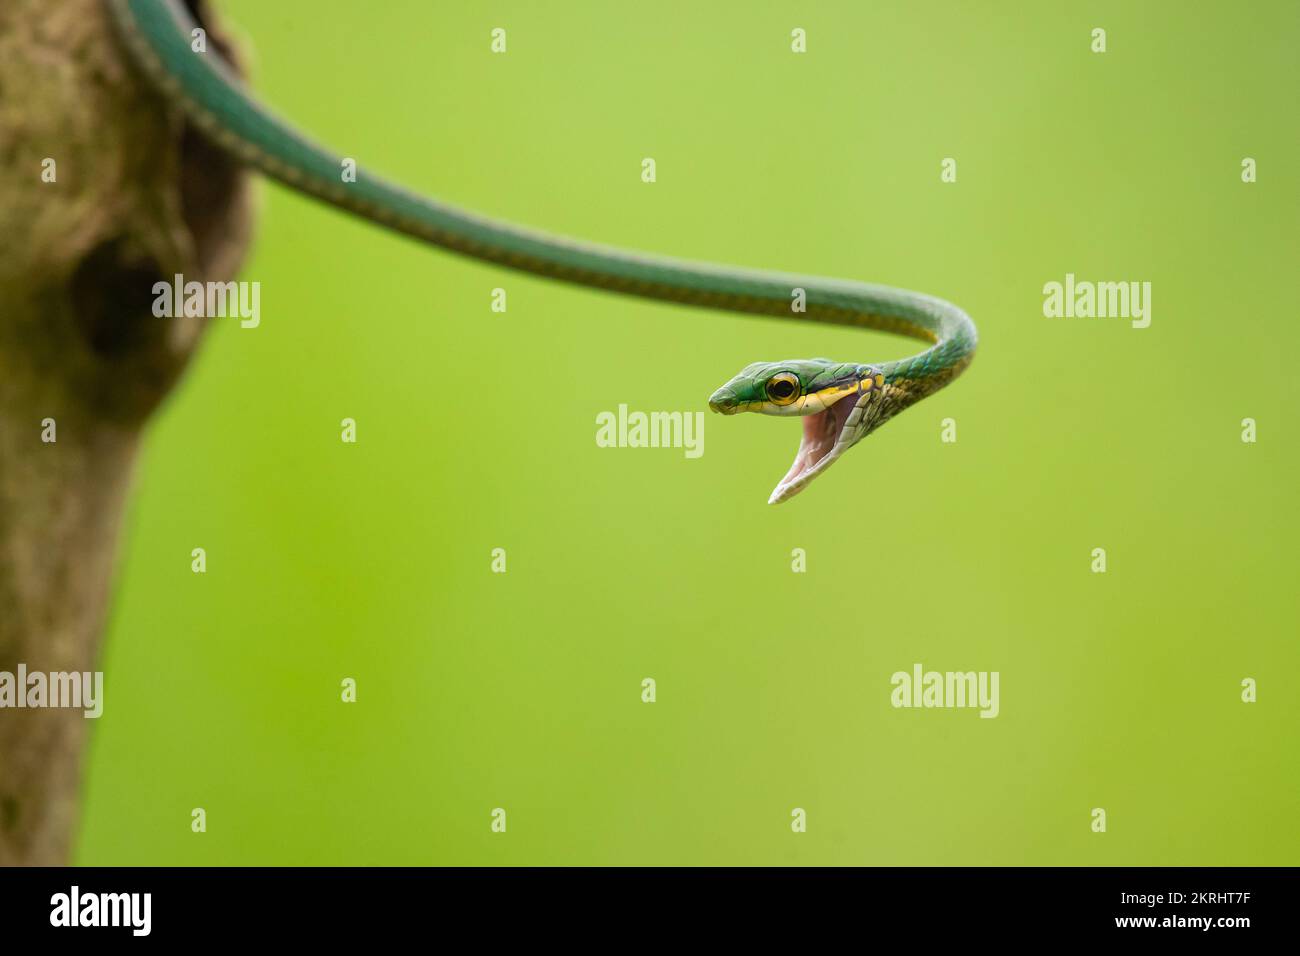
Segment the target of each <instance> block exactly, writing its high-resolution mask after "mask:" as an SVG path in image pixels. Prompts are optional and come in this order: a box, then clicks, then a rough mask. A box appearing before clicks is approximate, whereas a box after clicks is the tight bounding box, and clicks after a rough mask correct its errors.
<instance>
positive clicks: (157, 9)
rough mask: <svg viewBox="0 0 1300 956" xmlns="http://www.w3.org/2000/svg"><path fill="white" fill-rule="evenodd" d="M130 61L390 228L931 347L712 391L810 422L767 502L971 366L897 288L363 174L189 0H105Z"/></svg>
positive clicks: (754, 370) (941, 308) (756, 370)
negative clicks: (676, 246) (261, 82)
mask: <svg viewBox="0 0 1300 956" xmlns="http://www.w3.org/2000/svg"><path fill="white" fill-rule="evenodd" d="M107 2H108V4H109V8H110V9H111V11H112V14H113V19H114V21H115V22H116V24H117V26H118V30H119V32H120V34H121V36H122V38H123V39H124V41H125V45H126V47H127V48H128V49H129V50H130V53H131V56H132V58H133V59H134V60H135V62H136V63H137V64H138V65H139V67H140V68H141V70H142V71H143V72H144V74H145V75H146V76H148V77H149V79H150V80H151V81H152V83H153V85H154V86H155V87H156V88H157V89H158V91H159V92H160V93H161V94H162V96H163V97H164V98H165V99H166V100H167V101H169V102H170V103H172V104H174V105H175V106H176V107H177V108H179V109H180V110H181V111H183V113H184V115H185V117H186V118H187V119H188V120H189V121H190V122H191V123H193V124H194V125H195V126H196V127H197V128H198V130H199V131H200V132H201V133H202V134H204V135H205V136H206V137H207V138H209V139H210V140H211V141H212V142H214V143H216V144H217V145H218V146H219V147H221V148H222V149H224V150H226V151H228V152H229V153H230V154H231V155H232V156H234V157H235V158H236V159H238V160H239V161H241V162H243V163H246V164H247V165H249V166H251V167H253V168H255V169H257V170H259V171H260V172H262V173H264V174H265V175H267V176H270V177H272V178H274V179H277V180H279V181H280V182H282V183H284V184H286V185H288V186H290V187H292V188H294V189H298V190H301V191H303V192H305V193H307V194H309V195H311V196H314V197H316V198H318V199H321V200H324V201H325V202H327V203H330V204H331V205H334V206H337V207H340V208H342V209H344V210H347V211H348V212H351V213H353V214H355V215H358V216H361V217H363V218H365V219H369V220H371V221H372V222H375V223H378V224H379V225H381V226H384V227H386V228H388V229H391V230H394V231H396V232H400V233H404V234H406V235H408V236H412V237H414V238H416V239H419V240H422V241H424V242H427V243H431V244H433V245H436V246H441V247H442V248H444V249H449V250H451V251H453V252H458V253H461V254H462V255H466V256H472V257H474V258H476V259H483V260H486V261H488V262H493V263H496V264H498V265H502V266H507V267H509V268H512V269H520V270H523V271H525V272H531V273H534V274H536V275H540V276H546V277H548V278H551V279H559V280H563V281H566V282H572V283H576V284H578V285H583V286H589V287H592V288H597V289H605V290H608V291H611V292H620V293H623V294H625V295H635V296H642V297H645V298H651V299H660V300H666V301H670V302H677V303H683V304H686V305H691V306H701V307H705V308H711V309H724V310H729V311H732V312H744V313H749V314H756V315H767V316H780V317H785V318H792V319H799V320H805V321H813V322H822V323H828V324H831V325H853V326H861V327H863V328H868V329H879V330H883V331H887V332H896V333H900V334H902V335H909V336H913V337H915V338H919V339H924V340H926V341H927V342H929V343H930V347H929V348H927V349H926V350H925V351H924V352H921V353H919V354H917V355H914V356H912V357H911V358H905V359H900V360H898V361H894V362H881V363H868V364H858V363H841V362H833V361H831V360H829V359H803V360H796V361H786V362H758V363H755V364H753V365H749V366H746V367H745V368H744V369H742V370H741V371H740V373H739V374H738V375H736V376H735V377H734V378H732V379H731V380H730V381H729V382H727V383H726V384H725V385H723V386H722V387H721V388H719V389H718V390H717V391H715V392H714V393H713V395H712V396H711V397H710V399H709V406H710V407H711V408H712V409H713V410H714V411H718V412H722V413H724V414H734V413H736V412H742V411H751V412H760V413H762V414H765V415H799V416H802V417H803V437H802V440H801V441H800V444H799V450H798V452H797V454H796V456H795V460H794V464H793V465H792V466H791V467H790V470H789V472H788V473H787V474H786V476H785V477H784V478H783V479H782V480H781V482H780V483H779V484H778V485H777V486H776V489H775V490H774V491H773V492H772V496H771V498H770V499H769V500H770V502H771V503H773V504H775V503H777V502H781V501H785V500H786V499H787V498H790V497H791V496H792V495H795V494H797V493H798V492H799V491H801V490H803V489H804V488H805V487H807V485H808V483H809V482H810V481H812V479H813V478H815V477H816V476H817V475H819V474H821V473H822V472H824V471H825V470H826V469H827V468H829V467H830V466H831V464H833V463H834V462H835V461H836V460H837V459H838V458H839V457H840V456H841V455H843V454H844V452H846V451H847V450H848V449H849V448H851V447H853V445H855V444H857V442H859V441H861V440H862V439H863V438H865V437H866V436H867V435H869V434H870V433H871V432H872V431H874V430H875V429H876V428H879V427H880V426H881V425H882V424H884V423H885V422H886V421H888V420H889V419H890V418H892V417H893V416H894V415H897V414H898V413H899V412H900V411H902V410H903V409H905V408H907V407H908V406H909V405H911V404H913V403H915V402H918V401H920V400H921V399H922V398H925V397H926V396H927V395H929V394H931V393H933V392H935V391H937V390H938V389H940V388H942V387H943V386H944V385H946V384H948V382H950V381H952V380H953V379H954V378H955V377H956V376H957V375H959V374H960V373H961V372H962V370H963V369H965V368H966V366H967V365H968V364H970V361H971V358H972V356H973V355H974V351H975V345H976V332H975V325H974V323H973V322H972V321H971V320H970V317H969V316H967V315H966V313H965V312H963V311H962V310H961V309H959V308H957V307H956V306H955V305H952V304H951V303H948V302H945V301H943V300H942V299H937V298H934V297H933V296H929V295H923V294H921V293H918V292H908V291H906V290H903V289H894V288H890V287H889V286H882V285H869V284H866V283H861V282H850V281H844V280H837V279H825V278H817V277H812V276H797V275H787V274H783V273H778V272H766V271H755V270H746V269H738V268H731V267H727V266H718V265H709V264H703V263H696V262H688V261H685V260H678V259H671V258H666V257H660V256H651V255H645V254H641V253H637V252H631V251H627V250H622V249H616V248H612V247H607V246H600V245H595V244H592V243H587V242H581V241H577V240H574V239H568V238H563V237H558V236H552V235H547V234H545V233H542V232H537V231H534V230H531V229H525V228H522V227H519V226H516V225H512V224H510V223H505V222H500V221H496V220H492V219H488V218H485V217H482V216H477V215H474V214H473V213H470V212H466V211H464V210H462V209H458V208H456V207H454V206H451V205H448V204H446V203H442V202H438V201H436V200H433V199H427V198H424V197H422V196H418V195H416V194H414V193H411V192H409V191H407V190H404V189H402V188H401V187H399V186H396V185H393V184H392V183H389V182H386V181H385V180H383V179H380V178H379V177H377V176H373V175H371V174H370V173H369V172H367V171H365V170H364V169H356V170H355V174H354V176H351V177H345V176H344V175H343V173H344V170H345V163H344V160H343V159H342V158H341V157H340V156H338V155H335V154H334V153H331V152H329V151H328V150H326V149H323V148H321V147H319V146H317V145H315V144H314V143H312V142H310V141H309V140H308V139H306V138H305V137H303V136H302V135H300V134H299V133H298V132H297V131H296V130H294V129H293V128H292V127H290V126H289V125H288V124H286V123H284V122H282V121H281V120H279V119H277V118H276V117H275V116H273V115H272V114H271V113H270V112H268V111H267V110H266V109H264V108H263V107H262V106H261V105H260V104H258V103H257V102H256V101H255V100H254V99H253V98H252V97H251V96H250V95H249V94H248V93H247V92H246V91H245V89H244V86H243V84H242V82H241V81H240V80H239V78H238V77H237V76H236V75H235V72H234V71H233V70H232V69H231V68H230V66H229V65H228V64H226V63H225V62H223V61H222V59H221V58H220V56H219V55H218V54H216V53H215V52H212V51H211V50H205V51H203V52H199V51H196V50H195V49H194V46H195V45H192V42H191V38H192V35H193V34H192V31H193V30H194V29H195V28H196V27H197V24H196V23H195V21H194V19H193V17H192V16H191V15H190V13H189V11H188V10H187V8H186V7H185V6H184V4H183V3H182V2H181V0H107Z"/></svg>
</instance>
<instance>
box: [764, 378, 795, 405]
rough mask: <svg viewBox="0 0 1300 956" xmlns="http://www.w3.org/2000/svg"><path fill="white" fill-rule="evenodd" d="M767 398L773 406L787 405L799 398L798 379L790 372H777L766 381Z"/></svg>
mask: <svg viewBox="0 0 1300 956" xmlns="http://www.w3.org/2000/svg"><path fill="white" fill-rule="evenodd" d="M767 397H768V398H769V399H771V401H772V404H774V405H789V404H790V403H791V402H793V401H794V400H795V399H796V398H798V397H799V379H798V378H797V377H796V376H795V375H794V374H793V373H791V372H779V373H777V374H776V375H773V376H772V377H771V378H769V379H768V380H767Z"/></svg>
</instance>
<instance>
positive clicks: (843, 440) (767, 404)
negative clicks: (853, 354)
mask: <svg viewBox="0 0 1300 956" xmlns="http://www.w3.org/2000/svg"><path fill="white" fill-rule="evenodd" d="M883 387H884V375H883V374H882V373H881V371H880V369H878V368H876V367H875V366H872V365H845V364H842V363H840V362H832V361H831V360H830V359H799V360H795V361H790V362H755V363H754V364H753V365H747V366H745V367H744V368H743V369H741V370H740V374H739V375H737V376H735V378H733V379H731V381H729V382H727V384H725V385H723V386H722V387H721V388H720V389H718V390H717V391H716V392H714V393H713V395H712V396H710V398H709V407H710V408H711V409H713V410H714V411H715V412H721V413H722V414H723V415H735V414H736V413H737V412H758V413H759V414H760V415H798V416H801V417H802V418H803V438H802V439H801V440H800V442H799V451H798V452H797V453H796V454H795V458H794V464H793V465H791V466H790V470H789V471H788V472H787V473H786V476H785V477H784V478H782V479H781V481H780V483H779V484H778V485H777V486H776V489H775V490H774V491H773V492H772V497H771V498H769V499H768V504H779V503H780V502H782V501H785V500H786V499H787V498H791V497H793V496H794V495H796V494H798V493H799V492H800V491H802V490H803V489H804V488H805V487H806V486H807V485H808V483H809V482H810V481H812V480H813V479H814V478H816V477H817V476H818V475H819V474H821V473H822V472H823V471H825V470H826V469H827V468H829V467H830V466H831V464H833V463H834V461H835V459H837V458H839V456H840V455H842V454H843V453H844V452H846V451H848V449H849V448H851V447H852V446H853V445H854V443H856V442H857V441H858V440H859V439H860V438H862V437H863V436H864V435H866V433H867V432H868V431H869V430H870V429H869V427H868V421H869V420H870V419H871V418H872V417H874V416H868V414H867V411H868V406H869V405H870V404H871V402H872V399H873V397H874V396H873V393H875V396H878V395H880V394H881V390H882V389H883ZM855 413H856V414H855Z"/></svg>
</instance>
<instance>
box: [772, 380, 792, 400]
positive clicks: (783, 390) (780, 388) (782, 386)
mask: <svg viewBox="0 0 1300 956" xmlns="http://www.w3.org/2000/svg"><path fill="white" fill-rule="evenodd" d="M793 394H794V382H792V381H790V380H789V379H786V378H783V379H781V380H780V381H778V382H773V383H772V397H773V398H789V397H790V396H791V395H793Z"/></svg>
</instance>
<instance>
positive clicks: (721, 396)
mask: <svg viewBox="0 0 1300 956" xmlns="http://www.w3.org/2000/svg"><path fill="white" fill-rule="evenodd" d="M709 408H711V409H713V410H714V411H715V412H721V413H722V414H723V415H734V414H736V393H735V392H733V391H732V390H731V389H729V388H727V387H726V386H725V385H724V386H723V387H722V388H720V389H718V390H717V391H716V392H714V393H713V394H712V395H710V396H709Z"/></svg>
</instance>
